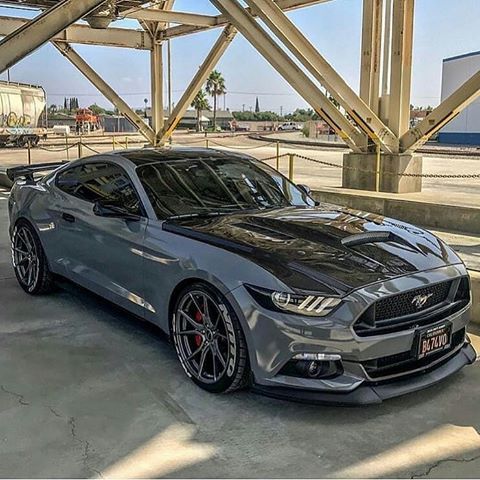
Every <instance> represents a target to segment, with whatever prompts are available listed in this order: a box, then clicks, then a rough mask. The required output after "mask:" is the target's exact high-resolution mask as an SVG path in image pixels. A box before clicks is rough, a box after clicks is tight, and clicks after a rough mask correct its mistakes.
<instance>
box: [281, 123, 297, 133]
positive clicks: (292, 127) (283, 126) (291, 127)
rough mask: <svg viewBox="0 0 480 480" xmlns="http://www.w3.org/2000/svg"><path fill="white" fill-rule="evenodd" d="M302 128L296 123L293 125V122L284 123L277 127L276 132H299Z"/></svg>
mask: <svg viewBox="0 0 480 480" xmlns="http://www.w3.org/2000/svg"><path fill="white" fill-rule="evenodd" d="M301 129H302V127H301V126H300V125H299V124H298V123H295V122H285V123H282V124H281V125H280V126H279V127H278V130H285V131H287V130H290V131H292V130H301Z"/></svg>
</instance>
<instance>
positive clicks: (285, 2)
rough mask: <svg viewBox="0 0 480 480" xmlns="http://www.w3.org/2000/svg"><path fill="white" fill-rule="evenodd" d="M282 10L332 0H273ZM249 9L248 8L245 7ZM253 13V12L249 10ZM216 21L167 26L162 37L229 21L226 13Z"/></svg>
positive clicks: (195, 31)
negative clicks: (202, 25) (197, 24)
mask: <svg viewBox="0 0 480 480" xmlns="http://www.w3.org/2000/svg"><path fill="white" fill-rule="evenodd" d="M273 1H274V2H275V3H276V4H277V5H278V6H279V7H280V8H281V9H282V10H284V11H286V12H287V11H290V10H297V9H299V8H305V7H310V6H312V5H318V4H320V3H327V2H330V1H332V0H273ZM247 10H248V11H250V9H247ZM251 13H252V14H253V15H255V12H251ZM215 18H216V23H215V25H214V26H208V27H200V26H189V25H179V26H176V27H171V28H167V30H166V31H165V32H164V33H163V36H164V38H175V37H181V36H184V35H191V34H192V33H198V32H204V31H205V30H208V29H210V28H217V27H224V26H225V25H227V24H228V23H229V20H228V16H227V15H217V16H216V17H215Z"/></svg>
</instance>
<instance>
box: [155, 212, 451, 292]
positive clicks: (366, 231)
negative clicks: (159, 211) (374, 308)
mask: <svg viewBox="0 0 480 480" xmlns="http://www.w3.org/2000/svg"><path fill="white" fill-rule="evenodd" d="M164 229H165V230H167V231H170V232H174V233H177V234H180V235H184V236H188V237H191V238H195V239H197V240H201V241H204V242H206V243H210V244H213V245H216V246H219V247H222V248H224V249H226V250H229V251H233V252H235V253H238V254H240V255H242V256H245V257H247V258H249V259H251V260H252V261H254V262H255V263H257V264H258V265H260V266H262V267H263V268H265V269H266V270H268V271H269V272H271V273H273V274H274V275H275V276H276V277H277V278H279V280H281V281H282V282H284V283H285V284H287V285H289V286H290V287H291V288H293V289H296V290H311V291H324V292H325V293H329V292H331V293H347V292H348V291H351V290H352V289H355V288H358V287H362V286H365V285H367V284H370V283H373V282H377V281H382V280H386V279H389V278H393V277H397V276H401V275H406V274H409V273H414V272H418V271H423V270H430V269H433V268H438V267H443V266H445V265H449V264H454V263H460V260H459V258H458V257H457V255H456V254H455V253H454V252H453V251H452V250H451V249H450V248H449V247H448V246H446V245H445V244H444V243H443V242H442V241H441V240H439V239H438V238H436V237H435V236H434V235H432V234H430V233H429V232H426V231H425V230H422V229H420V228H417V227H414V226H412V225H409V224H407V223H403V222H401V221H399V220H393V219H390V218H386V217H382V216H379V215H375V214H371V213H364V212H361V211H356V210H351V209H347V208H341V207H336V206H333V205H324V206H321V207H305V208H304V207H301V208H298V207H288V208H282V209H275V210H268V211H263V212H262V211H259V212H253V213H252V212H246V213H235V214H231V215H222V216H217V217H190V218H183V219H175V220H169V221H167V222H165V224H164Z"/></svg>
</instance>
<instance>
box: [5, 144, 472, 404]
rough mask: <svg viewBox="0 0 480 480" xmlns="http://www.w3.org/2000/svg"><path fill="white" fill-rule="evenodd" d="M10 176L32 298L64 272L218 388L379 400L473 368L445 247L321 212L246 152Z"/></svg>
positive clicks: (19, 255) (18, 257)
mask: <svg viewBox="0 0 480 480" xmlns="http://www.w3.org/2000/svg"><path fill="white" fill-rule="evenodd" d="M53 167H55V170H53V171H50V173H47V174H46V175H44V176H41V177H40V178H39V177H38V175H37V174H38V171H39V170H45V169H50V170H52V169H53ZM8 175H9V177H10V178H11V179H12V180H13V181H15V183H14V185H13V187H12V191H11V195H10V200H9V213H10V222H11V224H10V234H11V239H12V258H13V266H14V268H15V273H16V276H17V278H18V282H19V284H20V286H21V287H22V288H23V289H24V290H25V291H26V292H27V293H29V294H43V293H47V292H48V291H49V290H51V288H52V285H53V284H54V281H55V277H57V276H61V277H66V278H67V279H69V280H71V281H73V282H76V283H78V284H80V285H82V286H83V287H86V288H87V289H90V290H92V291H93V292H95V293H97V294H99V295H101V296H103V297H105V298H106V299H108V300H111V301H112V302H114V303H115V304H117V305H120V306H121V307H124V308H125V309H127V310H129V311H130V312H133V313H134V314H136V315H138V316H140V317H142V318H144V319H146V320H148V321H151V322H154V323H155V324H157V325H159V326H160V327H161V328H162V329H163V330H164V331H165V332H167V333H168V334H169V335H170V337H171V339H172V342H173V344H174V346H175V349H176V352H177V355H178V359H179V360H180V363H181V365H182V367H183V369H184V371H185V373H186V374H187V375H188V377H190V378H191V379H192V380H193V381H194V382H195V383H196V384H197V385H199V386H200V387H202V388H204V389H205V390H208V391H210V392H231V391H234V390H237V389H239V388H242V387H245V386H250V387H251V388H252V389H254V390H255V391H258V392H261V393H263V394H265V395H269V396H275V397H280V398H285V399H293V400H298V401H306V402H327V403H328V402H335V403H343V404H367V403H378V402H381V401H382V400H384V399H387V398H390V397H394V396H398V395H402V394H405V393H408V392H412V391H414V390H418V389H421V388H424V387H427V386H429V385H432V384H434V383H436V382H438V381H440V380H442V379H444V378H446V377H448V376H450V375H451V374H453V373H455V372H457V371H458V370H460V369H461V368H462V367H463V366H465V365H467V364H470V363H472V362H473V361H474V360H475V351H474V350H473V348H472V346H471V345H470V343H469V340H468V337H467V336H466V327H467V323H468V320H469V312H470V307H471V299H470V283H469V278H468V274H467V270H466V268H465V266H464V264H463V263H462V261H461V260H460V259H459V258H458V256H457V255H456V254H455V253H454V252H453V251H452V250H451V249H450V248H449V247H448V246H447V245H445V244H444V243H443V242H442V241H441V240H439V239H438V238H436V237H435V236H434V235H432V234H431V233H429V232H427V231H425V230H422V229H420V228H418V227H415V226H412V225H409V224H406V223H404V222H401V221H398V220H393V219H390V218H385V217H381V216H379V215H374V214H369V213H364V212H361V211H357V210H351V209H347V208H343V207H338V206H335V205H326V204H318V203H317V202H315V201H314V200H313V198H312V197H311V196H310V192H309V189H308V187H306V186H302V185H294V184H293V183H291V182H290V181H289V180H288V179H286V178H285V177H283V176H282V175H281V174H279V173H278V172H277V171H275V170H274V169H272V168H270V167H268V166H267V165H265V164H264V163H262V162H260V161H257V160H256V159H254V158H251V157H249V156H246V155H240V154H236V153H231V152H223V151H216V150H209V149H196V148H172V149H157V150H156V149H142V150H127V151H123V152H114V153H109V154H101V155H96V156H93V157H90V158H84V159H81V160H78V161H74V162H71V163H65V164H62V165H40V166H36V167H17V168H12V169H10V170H9V171H8ZM152 381H154V380H152Z"/></svg>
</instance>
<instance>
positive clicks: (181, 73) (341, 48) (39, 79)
mask: <svg viewBox="0 0 480 480" xmlns="http://www.w3.org/2000/svg"><path fill="white" fill-rule="evenodd" d="M175 9H176V10H182V11H191V12H202V13H212V14H214V13H216V10H215V8H214V7H212V6H211V4H210V2H209V1H208V0H177V2H176V6H175ZM361 11H362V1H361V0H333V1H331V2H328V3H326V4H323V5H317V6H313V7H308V8H305V9H301V10H297V11H295V12H291V13H290V14H289V16H290V18H291V19H292V20H293V21H294V22H295V23H296V24H297V25H298V26H299V27H301V29H302V30H303V31H304V33H305V34H306V35H307V36H308V38H309V39H310V40H311V41H312V42H313V43H314V44H315V45H316V46H317V48H318V49H319V50H320V52H321V53H322V54H323V55H324V56H325V57H326V58H327V60H328V61H329V62H330V63H331V64H332V65H333V66H334V67H335V68H336V69H337V70H338V71H339V72H340V73H341V74H342V75H343V76H344V78H345V79H346V80H347V82H348V83H349V84H350V85H351V86H352V87H354V88H355V89H357V88H358V81H359V69H360V67H359V63H360V34H361ZM29 13H30V12H27V11H21V10H12V9H7V8H0V15H14V16H25V17H26V16H31V15H29ZM119 25H122V26H127V25H128V26H132V27H134V28H135V25H137V24H136V23H135V22H134V21H129V22H120V23H119ZM218 34H219V30H215V31H210V32H204V33H199V34H196V35H193V36H191V37H182V38H178V39H175V40H174V41H173V42H172V51H173V56H172V57H173V90H174V101H176V100H177V99H178V98H179V97H180V95H181V93H182V91H183V89H184V88H185V86H186V85H187V84H188V82H189V79H190V77H191V75H192V74H193V72H195V71H196V69H197V68H198V65H199V64H200V63H201V62H202V60H203V58H204V56H205V55H206V54H207V52H208V50H209V48H210V46H211V45H212V44H213V42H214V41H215V39H216V37H217V36H218ZM76 48H77V50H78V51H79V52H80V53H81V54H82V55H83V56H84V57H85V58H86V59H87V60H88V61H89V62H90V64H91V65H92V66H93V67H94V68H95V69H97V71H98V72H99V73H101V74H102V75H103V76H104V78H105V79H106V80H108V81H109V82H110V83H111V85H112V86H113V87H114V88H115V89H116V90H117V92H119V93H121V94H122V96H124V98H125V99H126V100H127V102H128V103H129V104H131V105H132V106H134V107H141V106H143V99H144V98H148V97H149V91H150V80H149V57H148V53H146V52H140V51H134V50H124V49H116V48H106V47H92V46H77V47H76ZM478 50H480V0H455V1H452V0H417V2H416V18H415V40H414V69H413V76H414V80H413V91H412V103H413V104H415V105H425V106H426V105H436V104H438V102H439V100H440V86H441V73H442V59H443V58H446V57H450V56H454V55H459V54H463V53H468V52H471V51H478ZM217 69H218V70H220V71H221V72H222V73H223V74H224V76H225V78H226V84H227V89H228V91H229V93H228V95H227V96H226V105H227V107H229V108H231V109H234V110H237V109H242V106H243V105H245V109H249V108H250V107H253V106H254V105H255V98H256V97H257V96H258V97H259V101H260V107H261V109H262V110H273V111H276V112H279V111H280V107H283V112H284V113H285V112H289V111H292V110H294V109H295V108H297V107H305V106H306V104H305V102H304V101H303V100H302V99H301V98H300V97H299V96H298V95H296V93H295V92H294V91H293V90H292V89H291V87H290V86H289V85H288V84H287V83H286V82H285V81H283V79H282V78H281V77H280V76H279V75H278V74H277V73H276V72H275V71H274V69H273V68H271V67H270V65H269V64H268V63H267V62H266V61H265V60H264V59H263V58H262V57H261V56H260V55H259V54H258V53H257V52H256V51H255V50H254V49H253V48H252V47H251V46H250V45H249V44H248V43H247V42H246V41H245V40H244V39H243V38H241V37H240V36H237V38H236V39H235V40H234V42H233V44H232V45H231V46H230V48H229V50H228V51H227V52H226V54H225V55H224V57H223V58H222V60H221V61H220V63H219V65H218V66H217ZM2 78H5V75H3V76H2ZM11 79H12V80H13V81H20V82H27V83H34V84H39V85H42V86H44V88H45V89H46V91H47V94H48V98H49V104H51V103H57V104H60V103H62V102H63V97H64V96H77V97H79V100H80V104H81V105H82V106H83V105H90V104H92V103H94V102H96V103H98V104H99V105H102V106H105V107H109V103H108V102H107V101H106V100H104V98H103V97H102V95H101V94H99V93H98V92H97V91H96V89H95V87H93V86H92V85H91V84H90V83H89V82H88V81H87V80H86V79H85V78H84V77H83V76H82V75H81V74H80V73H79V72H77V71H76V69H75V68H74V67H72V66H71V65H70V64H69V63H68V61H67V60H66V59H64V58H63V57H62V56H61V55H60V54H59V53H58V52H57V51H56V50H55V49H54V48H53V47H52V46H50V45H46V46H44V47H42V48H41V49H39V50H38V51H36V52H34V53H33V54H32V55H31V56H30V57H28V58H26V59H24V60H23V61H22V62H21V63H19V64H17V65H16V66H14V67H13V68H12V70H11ZM222 103H223V101H222ZM222 106H223V105H222Z"/></svg>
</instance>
